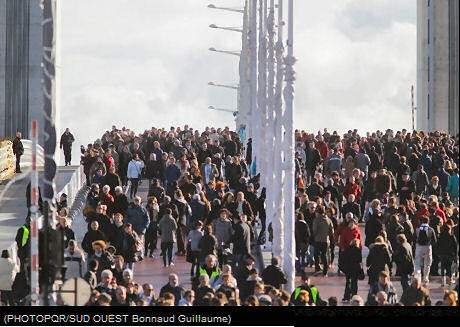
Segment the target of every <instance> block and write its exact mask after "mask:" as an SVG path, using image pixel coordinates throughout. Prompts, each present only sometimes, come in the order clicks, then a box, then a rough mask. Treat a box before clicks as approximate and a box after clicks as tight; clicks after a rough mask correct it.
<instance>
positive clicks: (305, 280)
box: [291, 273, 327, 306]
mask: <svg viewBox="0 0 460 327" xmlns="http://www.w3.org/2000/svg"><path fill="white" fill-rule="evenodd" d="M302 290H305V291H307V292H308V294H309V295H310V297H309V302H308V303H309V304H310V305H312V304H315V305H317V306H324V305H326V303H327V302H326V301H323V300H322V299H321V297H320V295H319V291H318V289H317V288H316V286H315V285H310V276H308V275H307V274H306V273H303V274H302V284H301V285H299V286H297V287H296V288H295V289H294V292H292V294H291V304H292V305H295V306H297V305H301V303H300V298H299V295H300V291H302Z"/></svg>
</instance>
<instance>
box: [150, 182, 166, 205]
mask: <svg viewBox="0 0 460 327" xmlns="http://www.w3.org/2000/svg"><path fill="white" fill-rule="evenodd" d="M151 196H154V197H155V198H156V199H157V201H158V203H161V202H163V199H164V198H165V189H164V188H163V187H161V186H158V187H157V186H155V185H154V184H152V185H151V186H150V188H149V193H148V197H151Z"/></svg>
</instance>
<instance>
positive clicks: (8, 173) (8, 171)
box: [0, 140, 45, 180]
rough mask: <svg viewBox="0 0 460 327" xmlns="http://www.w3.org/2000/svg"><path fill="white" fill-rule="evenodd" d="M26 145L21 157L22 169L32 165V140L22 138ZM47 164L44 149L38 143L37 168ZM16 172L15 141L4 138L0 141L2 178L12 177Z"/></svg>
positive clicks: (0, 170)
mask: <svg viewBox="0 0 460 327" xmlns="http://www.w3.org/2000/svg"><path fill="white" fill-rule="evenodd" d="M21 141H22V144H23V145H24V154H23V155H22V157H21V169H22V168H24V169H28V168H30V167H31V166H32V141H31V140H21ZM44 165H45V156H44V150H43V147H42V146H41V145H37V168H43V166H44ZM15 172H16V156H15V155H14V154H13V142H11V141H9V140H4V141H1V142H0V180H6V179H10V178H11V177H13V176H14V174H15Z"/></svg>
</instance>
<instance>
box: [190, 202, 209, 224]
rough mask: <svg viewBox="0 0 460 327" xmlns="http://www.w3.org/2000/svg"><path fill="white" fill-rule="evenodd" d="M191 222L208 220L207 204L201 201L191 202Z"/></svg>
mask: <svg viewBox="0 0 460 327" xmlns="http://www.w3.org/2000/svg"><path fill="white" fill-rule="evenodd" d="M190 209H191V211H192V213H191V222H197V221H198V220H201V221H203V222H204V221H206V219H207V218H208V208H207V207H206V204H205V203H204V202H203V201H201V200H192V201H190Z"/></svg>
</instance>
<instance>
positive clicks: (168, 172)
mask: <svg viewBox="0 0 460 327" xmlns="http://www.w3.org/2000/svg"><path fill="white" fill-rule="evenodd" d="M180 175H181V173H180V169H179V168H178V167H177V166H176V165H168V166H167V167H166V169H165V178H166V180H167V181H168V183H171V182H174V181H177V180H178V179H179V178H180Z"/></svg>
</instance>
